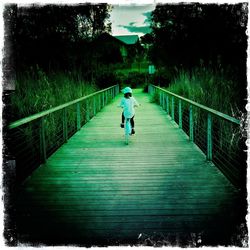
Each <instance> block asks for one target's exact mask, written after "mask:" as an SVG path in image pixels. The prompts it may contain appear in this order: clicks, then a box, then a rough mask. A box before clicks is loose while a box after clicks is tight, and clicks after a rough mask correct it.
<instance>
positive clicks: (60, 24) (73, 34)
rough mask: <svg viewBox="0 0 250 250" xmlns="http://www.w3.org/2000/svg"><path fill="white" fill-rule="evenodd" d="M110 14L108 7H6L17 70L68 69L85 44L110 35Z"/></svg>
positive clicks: (105, 5) (86, 5)
mask: <svg viewBox="0 0 250 250" xmlns="http://www.w3.org/2000/svg"><path fill="white" fill-rule="evenodd" d="M110 10H111V7H110V6H109V5H107V4H97V5H93V4H92V5H91V4H80V5H76V6H74V5H44V6H39V5H31V6H28V7H27V6H23V7H18V6H17V5H10V6H7V7H6V10H5V16H9V23H8V24H9V25H10V26H11V27H12V36H11V37H10V39H12V40H13V41H14V50H15V55H16V65H17V70H18V69H20V70H21V69H22V68H23V67H26V66H27V65H35V64H38V65H39V66H41V67H43V68H49V67H52V68H62V69H64V68H68V67H70V65H69V64H71V65H72V64H74V63H76V58H77V57H78V56H79V55H81V54H82V52H83V49H84V48H85V47H86V46H84V44H86V43H87V42H89V41H91V40H93V39H94V38H95V37H96V36H98V35H100V34H101V33H103V32H110V31H111V24H110V23H109V22H108V18H109V12H110ZM79 49H80V50H79Z"/></svg>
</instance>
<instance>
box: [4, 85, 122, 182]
mask: <svg viewBox="0 0 250 250" xmlns="http://www.w3.org/2000/svg"><path fill="white" fill-rule="evenodd" d="M118 93H119V85H115V86H112V87H109V88H106V89H103V90H101V91H98V92H95V93H93V94H90V95H87V96H84V97H81V98H79V99H76V100H73V101H70V102H68V103H65V104H62V105H59V106H57V107H55V108H52V109H49V110H46V111H43V112H40V113H37V114H34V115H31V116H29V117H26V118H23V119H20V120H18V121H15V122H12V123H11V124H9V125H8V128H7V138H6V145H7V148H8V152H9V155H8V158H9V159H10V160H14V161H15V165H16V178H17V182H21V181H23V180H25V179H26V178H27V177H28V176H29V175H30V174H31V173H32V171H33V170H35V169H36V168H37V167H38V166H40V165H41V164H43V163H46V160H47V158H48V157H49V156H50V155H51V154H53V153H54V152H55V151H56V150H57V149H58V148H59V147H61V146H62V144H64V143H65V142H67V141H68V139H69V138H70V137H71V136H72V135H73V134H74V133H76V132H77V131H78V130H80V128H81V127H82V126H83V125H84V124H85V123H87V122H88V121H89V120H90V119H91V118H92V117H93V116H95V114H96V113H97V112H99V111H100V110H101V109H102V108H103V107H104V106H105V105H106V104H107V103H108V102H109V101H110V100H111V99H113V98H114V97H115V96H116V95H117V94H118Z"/></svg>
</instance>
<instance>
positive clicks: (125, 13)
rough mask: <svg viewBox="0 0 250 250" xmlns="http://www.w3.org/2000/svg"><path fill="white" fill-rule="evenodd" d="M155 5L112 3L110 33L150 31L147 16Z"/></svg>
mask: <svg viewBox="0 0 250 250" xmlns="http://www.w3.org/2000/svg"><path fill="white" fill-rule="evenodd" d="M154 9H155V5H153V4H148V5H134V4H133V5H132V4H131V5H113V10H112V12H111V15H110V20H111V22H112V35H114V36H116V35H139V36H142V35H144V34H146V33H148V32H150V28H149V25H150V24H149V17H150V14H151V12H152V11H153V10H154Z"/></svg>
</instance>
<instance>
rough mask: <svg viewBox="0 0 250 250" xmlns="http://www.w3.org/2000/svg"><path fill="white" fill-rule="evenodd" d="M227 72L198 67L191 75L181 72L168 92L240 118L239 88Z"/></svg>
mask: <svg viewBox="0 0 250 250" xmlns="http://www.w3.org/2000/svg"><path fill="white" fill-rule="evenodd" d="M229 70H230V69H227V70H222V69H218V70H214V69H211V68H200V67H197V68H195V69H194V70H193V71H192V72H191V73H188V72H186V71H184V70H181V71H180V72H179V74H178V76H177V77H176V78H175V79H174V80H173V81H172V82H171V84H170V86H169V87H168V90H169V91H171V92H174V93H176V94H178V95H181V96H184V97H186V98H188V99H191V100H193V101H196V102H198V103H201V104H203V105H205V106H208V107H210V108H213V109H216V110H218V111H221V112H222V113H226V114H228V115H230V116H233V117H240V115H241V112H240V108H239V103H240V101H241V100H240V98H242V96H240V94H239V88H240V87H241V86H240V85H239V83H238V82H237V81H236V80H234V79H232V78H231V77H230V72H229ZM243 98H244V97H243Z"/></svg>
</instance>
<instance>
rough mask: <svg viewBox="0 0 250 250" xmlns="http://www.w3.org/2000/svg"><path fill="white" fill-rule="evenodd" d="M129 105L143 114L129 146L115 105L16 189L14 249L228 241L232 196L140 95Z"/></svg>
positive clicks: (234, 192) (234, 198) (227, 185)
mask: <svg viewBox="0 0 250 250" xmlns="http://www.w3.org/2000/svg"><path fill="white" fill-rule="evenodd" d="M135 97H136V99H137V100H138V101H139V102H140V103H141V104H142V106H141V107H139V108H138V109H137V113H136V118H135V122H136V134H135V135H134V136H132V137H131V143H130V144H129V145H125V144H124V138H123V133H124V132H123V130H122V129H121V128H120V127H119V124H120V117H121V110H120V109H119V108H117V105H118V103H119V99H120V98H121V96H119V97H117V98H116V99H115V100H114V101H113V102H112V103H111V104H109V105H108V106H106V107H105V108H104V109H103V110H102V111H101V112H100V113H98V114H97V115H96V116H95V117H94V118H93V119H92V120H91V121H90V122H89V123H88V124H86V125H85V126H84V127H83V128H82V129H81V130H80V131H79V132H77V133H76V134H75V135H74V136H73V137H72V138H70V139H69V141H68V142H67V143H66V144H65V145H63V146H62V147H61V148H60V149H59V150H58V151H57V152H55V153H54V154H53V155H52V156H51V157H50V158H49V159H48V161H47V164H46V165H44V166H42V167H40V168H39V169H37V170H36V171H35V172H34V173H33V175H32V176H31V177H30V178H29V179H28V180H27V181H26V182H25V183H24V184H23V186H22V188H21V189H20V190H19V193H18V195H17V197H18V198H17V200H18V202H17V208H18V209H17V232H18V239H19V240H20V242H24V243H27V242H33V243H34V242H37V243H39V242H40V243H43V244H82V245H86V244H90V245H98V244H107V245H116V244H129V243H131V244H145V243H148V242H149V241H150V242H151V243H152V244H153V242H156V241H159V242H161V243H162V244H166V243H167V242H168V243H172V244H177V245H178V244H184V245H188V244H191V245H192V244H194V242H197V241H198V242H200V243H201V242H202V243H204V244H224V243H225V242H227V241H228V240H229V239H230V238H232V234H233V233H234V230H235V228H234V225H235V223H236V222H237V216H238V215H237V209H236V206H237V204H236V202H237V196H238V194H237V190H236V189H235V188H234V187H233V186H232V185H231V184H230V183H229V182H228V180H227V179H226V178H225V177H224V176H223V175H222V174H221V173H220V172H219V170H218V169H217V168H216V167H215V166H214V165H213V164H211V163H209V162H207V161H206V158H205V155H203V154H202V153H201V151H200V150H199V149H198V148H197V147H196V146H195V145H194V144H193V143H191V142H189V140H188V137H187V136H186V135H185V134H184V133H183V132H182V131H181V130H180V129H179V128H178V127H177V126H176V124H174V123H173V121H171V120H170V118H169V117H167V116H166V113H165V111H163V110H162V109H161V108H160V107H159V106H157V105H156V104H154V103H150V97H149V96H148V95H147V94H144V93H142V92H141V91H137V92H136V93H135ZM149 239H150V240H149ZM178 239H179V240H178ZM200 239H201V241H200ZM180 241H181V242H180ZM149 244H150V243H149Z"/></svg>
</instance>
